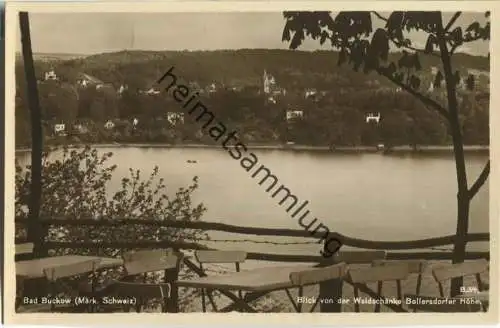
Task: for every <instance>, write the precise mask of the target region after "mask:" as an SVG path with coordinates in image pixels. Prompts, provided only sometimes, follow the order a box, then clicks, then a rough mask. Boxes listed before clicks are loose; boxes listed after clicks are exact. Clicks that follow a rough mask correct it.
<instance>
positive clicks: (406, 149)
mask: <svg viewBox="0 0 500 328" xmlns="http://www.w3.org/2000/svg"><path fill="white" fill-rule="evenodd" d="M90 145H91V147H94V148H164V149H174V148H175V149H182V148H192V149H196V148H199V149H220V148H221V146H220V145H206V144H168V143H101V144H90ZM61 146H62V145H61ZM66 146H67V147H69V148H75V147H81V146H83V144H67V145H66ZM246 147H247V148H248V149H249V150H252V149H254V150H259V149H262V150H285V151H286V150H291V151H330V152H331V153H342V152H360V153H384V154H385V153H388V154H390V153H433V152H450V153H452V152H453V146H452V145H442V146H433V145H421V146H420V145H419V146H417V148H416V149H414V148H413V147H411V146H394V147H390V148H378V147H376V146H354V147H349V146H338V147H328V146H310V145H296V144H294V145H283V144H246ZM489 148H490V147H489V146H482V145H465V146H464V151H466V152H489ZM30 151H31V148H16V150H15V152H16V154H17V153H24V152H30Z"/></svg>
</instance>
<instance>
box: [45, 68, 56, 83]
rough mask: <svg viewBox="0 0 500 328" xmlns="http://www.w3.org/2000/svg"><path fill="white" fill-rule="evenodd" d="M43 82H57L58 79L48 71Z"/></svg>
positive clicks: (52, 72) (51, 71)
mask: <svg viewBox="0 0 500 328" xmlns="http://www.w3.org/2000/svg"><path fill="white" fill-rule="evenodd" d="M44 80H45V81H57V80H59V77H58V76H57V74H56V72H55V71H54V70H50V71H48V72H45V74H44Z"/></svg>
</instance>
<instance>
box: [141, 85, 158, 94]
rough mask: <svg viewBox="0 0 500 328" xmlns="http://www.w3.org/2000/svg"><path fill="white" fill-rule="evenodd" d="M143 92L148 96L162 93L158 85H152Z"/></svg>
mask: <svg viewBox="0 0 500 328" xmlns="http://www.w3.org/2000/svg"><path fill="white" fill-rule="evenodd" d="M141 93H142V94H145V95H147V96H157V95H159V94H160V89H159V88H157V87H150V88H149V89H147V90H143V91H141Z"/></svg>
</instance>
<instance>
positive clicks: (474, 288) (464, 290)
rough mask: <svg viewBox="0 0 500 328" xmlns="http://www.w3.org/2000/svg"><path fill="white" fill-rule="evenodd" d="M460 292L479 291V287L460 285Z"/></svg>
mask: <svg viewBox="0 0 500 328" xmlns="http://www.w3.org/2000/svg"><path fill="white" fill-rule="evenodd" d="M460 293H462V294H466V293H479V289H478V288H477V287H474V286H462V287H460Z"/></svg>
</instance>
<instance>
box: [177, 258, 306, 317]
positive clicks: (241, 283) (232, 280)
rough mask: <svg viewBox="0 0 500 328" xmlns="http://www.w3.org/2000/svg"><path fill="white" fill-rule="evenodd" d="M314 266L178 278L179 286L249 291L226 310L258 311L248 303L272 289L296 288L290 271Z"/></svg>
mask: <svg viewBox="0 0 500 328" xmlns="http://www.w3.org/2000/svg"><path fill="white" fill-rule="evenodd" d="M311 268H313V265H294V266H283V267H266V268H259V269H253V270H248V271H240V272H234V273H227V274H222V275H216V276H206V277H200V278H195V279H190V280H178V281H176V285H177V286H178V287H190V288H203V289H212V290H221V291H233V290H241V291H246V292H248V293H247V294H246V295H245V296H244V297H243V299H233V301H234V302H235V303H234V304H232V305H230V306H228V307H226V308H225V309H224V310H225V311H230V310H231V309H233V308H240V309H243V310H249V311H251V312H256V311H255V310H254V309H252V308H251V307H250V306H249V305H248V303H249V302H251V301H254V300H256V299H258V298H260V297H262V296H264V295H266V294H268V293H270V292H272V291H276V290H283V289H287V288H294V287H298V286H294V285H293V284H292V282H291V281H290V273H292V272H298V271H303V270H307V269H311Z"/></svg>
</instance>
